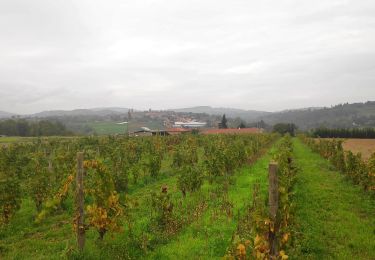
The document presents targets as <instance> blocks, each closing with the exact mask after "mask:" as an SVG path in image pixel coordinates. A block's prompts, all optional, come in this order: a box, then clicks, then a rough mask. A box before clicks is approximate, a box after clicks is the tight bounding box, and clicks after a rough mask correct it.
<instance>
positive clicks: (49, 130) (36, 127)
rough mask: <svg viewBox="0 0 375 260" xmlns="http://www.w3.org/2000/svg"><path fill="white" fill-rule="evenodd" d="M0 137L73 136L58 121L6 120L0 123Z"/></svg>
mask: <svg viewBox="0 0 375 260" xmlns="http://www.w3.org/2000/svg"><path fill="white" fill-rule="evenodd" d="M0 135H7V136H53V135H59V136H66V135H73V132H71V131H68V130H67V129H66V127H65V126H64V125H63V124H62V123H61V122H58V121H51V120H40V121H26V120H24V119H7V120H3V121H0Z"/></svg>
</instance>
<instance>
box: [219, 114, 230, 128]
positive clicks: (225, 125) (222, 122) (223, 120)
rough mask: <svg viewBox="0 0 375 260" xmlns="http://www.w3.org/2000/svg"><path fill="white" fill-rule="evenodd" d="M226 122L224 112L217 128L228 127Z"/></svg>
mask: <svg viewBox="0 0 375 260" xmlns="http://www.w3.org/2000/svg"><path fill="white" fill-rule="evenodd" d="M227 122H228V120H227V118H226V117H225V114H224V115H223V117H222V118H221V122H220V125H219V128H223V129H226V128H228V125H227Z"/></svg>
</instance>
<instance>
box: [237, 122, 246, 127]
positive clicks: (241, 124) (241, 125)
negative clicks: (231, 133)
mask: <svg viewBox="0 0 375 260" xmlns="http://www.w3.org/2000/svg"><path fill="white" fill-rule="evenodd" d="M238 128H246V125H245V123H244V122H241V123H240V124H239V126H238Z"/></svg>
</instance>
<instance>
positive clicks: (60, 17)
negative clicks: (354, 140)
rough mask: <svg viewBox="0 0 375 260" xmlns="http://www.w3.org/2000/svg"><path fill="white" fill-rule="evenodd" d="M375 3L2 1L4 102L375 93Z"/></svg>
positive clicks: (216, 102) (266, 99) (85, 103)
mask: <svg viewBox="0 0 375 260" xmlns="http://www.w3.org/2000/svg"><path fill="white" fill-rule="evenodd" d="M373 46H375V3H374V2H373V1H370V0H363V1H354V0H337V1H323V0H319V1H299V0H288V1H270V0H269V1H240V0H238V1H217V0H216V1H214V0H210V1H197V0H194V1H192V0H191V1H174V0H173V1H172V0H159V1H153V0H145V1H120V0H111V1H105V2H102V1H89V0H80V1H63V0H56V1H48V0H34V1H27V0H4V1H1V2H0V79H1V80H0V95H1V96H0V99H1V102H0V110H6V111H10V112H18V113H30V112H38V111H40V110H50V109H73V108H84V107H94V106H95V107H96V106H124V107H135V108H148V107H153V108H172V107H187V106H193V105H213V106H226V107H238V108H246V109H262V110H269V111H272V110H281V109H286V108H295V107H305V106H322V105H331V104H335V103H340V102H351V101H366V100H374V99H375V91H374V90H373V85H374V82H375V73H374V68H375V59H374V58H375V50H374V48H373Z"/></svg>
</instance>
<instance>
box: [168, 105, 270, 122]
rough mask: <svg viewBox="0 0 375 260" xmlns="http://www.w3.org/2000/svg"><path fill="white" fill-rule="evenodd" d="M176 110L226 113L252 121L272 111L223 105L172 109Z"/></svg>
mask: <svg viewBox="0 0 375 260" xmlns="http://www.w3.org/2000/svg"><path fill="white" fill-rule="evenodd" d="M170 110H172V111H175V112H185V113H186V112H191V113H205V114H208V115H223V114H225V115H226V116H227V117H232V118H236V117H240V118H242V119H243V120H246V121H252V120H255V119H257V118H258V117H260V116H265V115H268V114H271V113H270V112H265V111H256V110H244V109H236V108H223V107H210V106H198V107H190V108H178V109H170Z"/></svg>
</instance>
